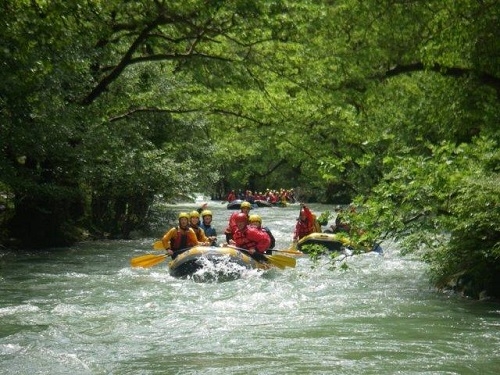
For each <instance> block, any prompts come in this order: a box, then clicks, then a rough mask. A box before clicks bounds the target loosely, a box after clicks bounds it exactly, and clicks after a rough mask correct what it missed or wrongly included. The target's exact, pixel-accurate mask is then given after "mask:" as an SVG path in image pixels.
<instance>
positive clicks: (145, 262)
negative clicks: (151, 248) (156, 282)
mask: <svg viewBox="0 0 500 375" xmlns="http://www.w3.org/2000/svg"><path fill="white" fill-rule="evenodd" d="M169 256H170V255H168V254H162V255H155V254H147V255H141V256H139V257H135V258H132V259H131V260H130V265H131V266H132V267H142V268H148V267H153V266H156V265H157V264H160V263H161V262H163V261H164V260H165V259H167V258H168V257H169Z"/></svg>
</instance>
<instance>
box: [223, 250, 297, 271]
mask: <svg viewBox="0 0 500 375" xmlns="http://www.w3.org/2000/svg"><path fill="white" fill-rule="evenodd" d="M228 247H232V248H234V249H236V250H239V251H242V252H244V253H247V254H249V255H250V253H249V252H248V250H247V249H242V248H241V247H236V246H233V245H228ZM259 254H261V253H259ZM261 255H262V256H263V257H264V258H265V259H266V260H267V261H268V262H269V263H271V264H273V265H275V266H276V267H278V268H279V269H285V268H286V267H290V268H294V267H295V265H296V264H297V260H296V259H295V258H291V257H287V256H285V255H278V254H277V255H265V254H261Z"/></svg>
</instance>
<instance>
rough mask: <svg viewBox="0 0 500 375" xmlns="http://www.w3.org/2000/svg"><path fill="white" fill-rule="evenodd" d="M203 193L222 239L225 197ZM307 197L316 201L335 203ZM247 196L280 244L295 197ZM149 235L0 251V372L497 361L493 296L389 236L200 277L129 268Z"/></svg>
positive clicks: (312, 369)
mask: <svg viewBox="0 0 500 375" xmlns="http://www.w3.org/2000/svg"><path fill="white" fill-rule="evenodd" d="M197 204H199V202H197V203H196V204H186V205H176V206H173V208H174V209H175V210H177V209H178V210H192V209H193V208H196V207H197ZM209 204H210V207H209V208H210V209H211V210H212V212H213V213H214V224H215V226H216V229H217V230H218V233H219V234H220V236H219V242H223V240H224V239H223V236H222V235H221V234H222V233H223V230H224V227H225V225H226V223H227V219H228V217H229V215H230V214H231V213H232V211H229V210H227V209H226V208H225V205H224V204H220V203H218V202H210V203H209ZM311 206H312V209H313V210H314V211H315V212H318V213H319V212H321V210H325V209H329V210H331V209H332V208H331V207H327V206H319V205H311ZM257 210H258V213H259V214H260V215H261V216H262V218H263V222H264V225H267V226H269V227H270V228H271V230H272V231H273V234H274V236H275V237H276V240H277V246H276V247H277V248H278V249H286V248H288V247H289V245H290V243H291V237H292V232H293V228H294V225H295V219H296V217H297V215H298V211H299V206H298V205H296V206H289V207H287V208H259V209H256V212H257ZM167 229H168V228H165V230H167ZM162 234H163V233H158V237H159V236H161V235H162ZM156 239H157V238H147V239H142V240H135V241H117V242H94V243H85V244H80V245H78V246H74V247H71V248H67V249H61V250H57V251H51V252H38V253H37V252H9V251H5V252H4V253H2V254H0V265H1V268H2V273H1V277H0V283H1V284H0V285H1V288H0V319H1V322H2V324H1V325H0V361H1V366H0V373H2V374H3V373H5V374H29V373H34V374H68V373H75V374H111V373H113V374H171V373H172V374H174V373H175V374H221V373H222V374H248V373H257V374H291V373H294V374H332V373H335V374H386V373H390V374H396V373H398V374H420V373H422V374H424V373H425V374H476V373H477V374H496V373H497V372H498V368H500V324H499V323H498V322H499V318H500V307H499V306H498V305H494V304H488V303H478V302H475V301H469V300H464V299H461V298H458V297H455V296H451V295H445V294H441V293H437V292H436V291H434V290H433V289H432V288H431V287H430V285H429V284H428V282H427V278H426V275H425V270H426V266H425V265H424V264H422V263H421V262H419V261H418V260H416V259H411V258H401V257H400V256H399V254H398V249H397V246H396V245H395V244H392V243H384V244H383V246H384V251H385V254H384V256H380V255H376V254H363V255H359V256H353V257H348V258H347V259H346V261H347V263H348V266H349V267H348V268H347V270H345V271H341V270H338V269H337V270H335V271H331V270H329V265H328V263H327V262H326V261H324V262H320V264H319V265H318V266H317V267H314V268H312V266H313V264H312V263H311V261H310V260H309V259H307V258H299V259H298V263H297V267H296V268H295V269H286V270H272V271H266V272H262V271H256V270H250V271H245V272H244V273H243V274H242V277H241V278H239V279H237V280H231V281H227V280H220V281H219V282H213V280H210V281H211V282H200V280H181V279H174V278H172V277H171V276H169V274H168V271H167V269H166V262H164V263H161V264H159V265H157V266H155V267H152V268H148V269H132V268H130V266H129V261H130V259H131V258H132V257H136V256H139V255H143V254H146V253H148V252H153V250H152V248H151V244H152V243H153V242H154V241H155V240H156ZM205 272H207V273H209V272H210V271H205ZM200 276H202V275H201V274H200ZM205 276H206V275H203V277H205ZM222 281H224V282H222Z"/></svg>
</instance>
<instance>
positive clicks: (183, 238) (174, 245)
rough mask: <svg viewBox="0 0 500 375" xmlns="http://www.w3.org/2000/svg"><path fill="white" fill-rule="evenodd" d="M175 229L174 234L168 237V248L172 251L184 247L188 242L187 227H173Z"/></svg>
mask: <svg viewBox="0 0 500 375" xmlns="http://www.w3.org/2000/svg"><path fill="white" fill-rule="evenodd" d="M175 229H176V230H177V233H176V236H175V237H172V238H171V239H170V248H171V249H172V251H176V250H181V249H185V248H186V247H188V246H187V242H188V235H187V234H188V232H189V228H188V229H182V228H181V227H177V228H175Z"/></svg>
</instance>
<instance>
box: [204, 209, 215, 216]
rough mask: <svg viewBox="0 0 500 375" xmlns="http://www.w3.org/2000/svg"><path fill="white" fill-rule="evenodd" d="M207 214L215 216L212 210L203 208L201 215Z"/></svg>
mask: <svg viewBox="0 0 500 375" xmlns="http://www.w3.org/2000/svg"><path fill="white" fill-rule="evenodd" d="M205 216H213V215H212V211H210V210H203V211H202V212H201V217H205Z"/></svg>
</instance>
